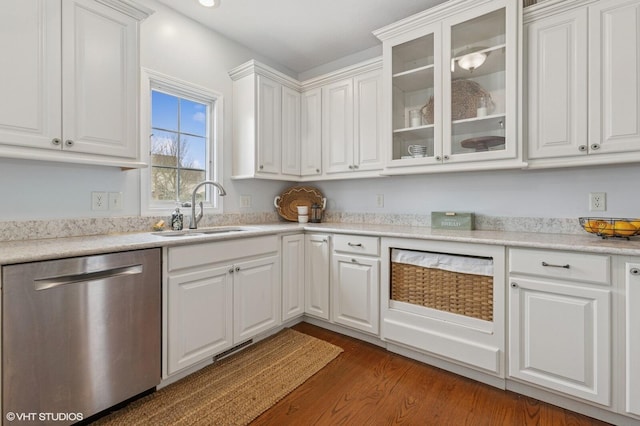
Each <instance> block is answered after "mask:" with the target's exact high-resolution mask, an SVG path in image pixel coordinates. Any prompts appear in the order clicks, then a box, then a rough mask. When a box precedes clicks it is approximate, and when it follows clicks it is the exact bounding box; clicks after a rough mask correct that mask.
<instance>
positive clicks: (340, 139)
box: [322, 79, 354, 173]
mask: <svg viewBox="0 0 640 426" xmlns="http://www.w3.org/2000/svg"><path fill="white" fill-rule="evenodd" d="M322 147H323V148H322V149H323V152H324V155H325V161H324V162H323V163H324V167H325V172H326V173H336V172H348V171H350V170H352V169H353V164H354V161H353V81H352V80H351V79H348V80H343V81H339V82H337V83H333V84H330V85H328V86H326V87H323V89H322Z"/></svg>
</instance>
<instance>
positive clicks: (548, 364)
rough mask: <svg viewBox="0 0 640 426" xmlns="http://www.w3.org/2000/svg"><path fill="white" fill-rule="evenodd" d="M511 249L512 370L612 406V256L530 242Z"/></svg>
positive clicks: (527, 378)
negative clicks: (537, 247) (534, 247)
mask: <svg viewBox="0 0 640 426" xmlns="http://www.w3.org/2000/svg"><path fill="white" fill-rule="evenodd" d="M509 255H510V258H509V259H510V262H509V286H510V289H509V291H510V294H509V375H510V376H511V377H513V378H517V379H521V380H524V381H526V382H530V383H533V384H535V385H539V386H542V387H544V388H548V389H551V390H555V391H559V392H562V393H564V394H567V395H571V396H574V397H578V398H582V399H584V400H587V401H592V402H596V403H598V404H602V405H604V406H609V405H610V404H611V378H612V373H611V345H612V336H611V333H612V330H611V326H612V318H611V289H610V283H611V281H610V258H609V256H606V255H591V254H585V253H566V252H555V251H544V250H527V249H511V250H510V252H509Z"/></svg>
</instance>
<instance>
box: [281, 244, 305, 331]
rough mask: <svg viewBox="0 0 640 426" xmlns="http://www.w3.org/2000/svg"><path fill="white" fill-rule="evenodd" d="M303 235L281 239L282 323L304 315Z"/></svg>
mask: <svg viewBox="0 0 640 426" xmlns="http://www.w3.org/2000/svg"><path fill="white" fill-rule="evenodd" d="M304 257H305V256H304V234H296V235H285V236H284V237H282V321H287V320H290V319H292V318H295V317H298V316H300V315H303V314H304Z"/></svg>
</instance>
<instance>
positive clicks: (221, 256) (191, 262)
mask: <svg viewBox="0 0 640 426" xmlns="http://www.w3.org/2000/svg"><path fill="white" fill-rule="evenodd" d="M278 247H279V241H278V237H277V236H275V235H270V236H266V237H257V238H239V239H237V240H227V241H218V242H211V243H204V244H192V245H184V246H179V247H171V248H169V265H168V270H169V271H175V270H178V269H184V268H192V267H195V266H201V265H212V264H217V263H222V262H227V261H230V260H232V261H235V260H236V259H242V258H247V257H252V256H259V255H262V254H268V253H275V252H278Z"/></svg>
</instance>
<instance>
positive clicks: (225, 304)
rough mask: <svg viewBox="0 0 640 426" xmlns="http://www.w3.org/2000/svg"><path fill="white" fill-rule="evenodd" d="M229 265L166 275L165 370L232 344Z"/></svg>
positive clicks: (197, 359) (182, 366)
mask: <svg viewBox="0 0 640 426" xmlns="http://www.w3.org/2000/svg"><path fill="white" fill-rule="evenodd" d="M228 270H229V267H222V268H216V269H210V270H204V271H199V272H193V273H185V274H181V275H175V276H170V277H169V280H168V286H169V294H168V317H169V318H168V324H169V325H168V360H167V361H168V363H167V364H168V374H172V373H175V372H176V371H178V370H181V369H183V368H185V367H189V366H191V365H193V364H195V363H197V362H199V361H202V360H205V359H207V358H210V357H212V356H213V355H215V354H216V353H220V352H222V351H224V350H225V349H228V348H230V347H231V345H232V338H233V336H232V323H231V320H232V318H231V307H232V304H233V298H232V287H231V275H230V274H229V273H228Z"/></svg>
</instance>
